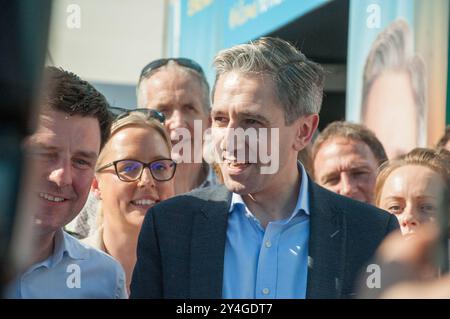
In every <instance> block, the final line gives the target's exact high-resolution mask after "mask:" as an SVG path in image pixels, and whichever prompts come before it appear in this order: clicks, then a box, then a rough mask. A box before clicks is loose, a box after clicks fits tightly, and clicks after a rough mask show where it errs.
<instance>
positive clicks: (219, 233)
mask: <svg viewBox="0 0 450 319" xmlns="http://www.w3.org/2000/svg"><path fill="white" fill-rule="evenodd" d="M230 200H231V193H230V192H229V191H228V190H227V189H226V188H225V187H223V186H220V187H217V188H215V189H214V191H213V192H211V196H210V198H209V199H208V200H206V201H205V204H204V205H203V207H201V213H196V214H194V222H193V227H192V242H191V254H190V256H191V262H190V265H191V268H190V296H191V298H193V299H208V298H214V299H220V298H222V281H223V266H224V254H225V240H226V230H227V222H228V209H229V202H230Z"/></svg>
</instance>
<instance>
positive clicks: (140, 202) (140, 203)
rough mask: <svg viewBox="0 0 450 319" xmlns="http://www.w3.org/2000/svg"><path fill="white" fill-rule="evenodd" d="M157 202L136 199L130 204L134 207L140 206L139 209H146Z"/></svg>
mask: <svg viewBox="0 0 450 319" xmlns="http://www.w3.org/2000/svg"><path fill="white" fill-rule="evenodd" d="M157 202H158V201H154V200H151V199H136V200H132V201H131V204H133V205H134V206H138V207H139V206H140V207H148V206H153V205H154V204H156V203H157Z"/></svg>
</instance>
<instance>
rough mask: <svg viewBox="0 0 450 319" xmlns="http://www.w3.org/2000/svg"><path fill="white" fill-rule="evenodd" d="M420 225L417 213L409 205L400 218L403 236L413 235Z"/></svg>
mask: <svg viewBox="0 0 450 319" xmlns="http://www.w3.org/2000/svg"><path fill="white" fill-rule="evenodd" d="M420 224H421V223H420V220H419V218H418V214H417V212H416V211H415V210H414V209H413V208H412V207H411V206H410V205H407V206H406V207H405V209H404V210H403V213H402V214H401V216H400V228H401V231H402V234H404V235H405V234H408V233H413V232H414V231H415V230H416V229H417V228H418V227H419V226H420Z"/></svg>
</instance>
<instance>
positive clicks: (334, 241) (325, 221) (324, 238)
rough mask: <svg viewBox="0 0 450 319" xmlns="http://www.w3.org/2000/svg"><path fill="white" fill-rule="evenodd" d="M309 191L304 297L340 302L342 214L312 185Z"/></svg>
mask: <svg viewBox="0 0 450 319" xmlns="http://www.w3.org/2000/svg"><path fill="white" fill-rule="evenodd" d="M309 190H310V195H309V196H310V210H311V215H310V216H311V219H310V227H311V228H310V239H309V256H308V283H307V291H306V297H307V298H312V299H317V298H340V297H341V287H342V280H343V274H344V265H345V254H346V252H345V244H346V227H345V216H344V214H343V213H342V212H341V211H340V210H339V209H338V208H337V207H335V206H334V203H333V197H331V196H329V194H328V191H326V190H324V189H323V188H321V187H320V186H318V185H317V184H315V183H314V182H312V181H311V180H310V182H309Z"/></svg>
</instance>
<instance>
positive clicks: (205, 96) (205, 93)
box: [136, 60, 211, 114]
mask: <svg viewBox="0 0 450 319" xmlns="http://www.w3.org/2000/svg"><path fill="white" fill-rule="evenodd" d="M168 70H177V72H182V73H185V74H187V75H189V76H192V77H193V78H196V79H197V80H198V81H199V83H200V86H201V90H202V100H203V109H204V111H205V112H206V113H207V114H208V113H209V111H210V105H211V102H210V97H209V84H208V80H207V79H206V77H205V76H204V74H200V73H199V72H197V71H195V70H193V69H190V68H187V67H184V66H182V65H180V64H178V63H176V62H175V61H174V60H170V61H169V62H167V64H166V65H163V66H161V67H159V68H157V69H155V70H153V71H151V72H149V73H148V74H146V75H145V76H141V77H140V78H139V81H138V83H137V86H136V98H137V104H138V107H139V108H145V107H146V106H147V91H146V90H145V83H146V81H147V80H148V79H150V78H151V77H152V75H154V74H156V73H158V72H161V71H168Z"/></svg>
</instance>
